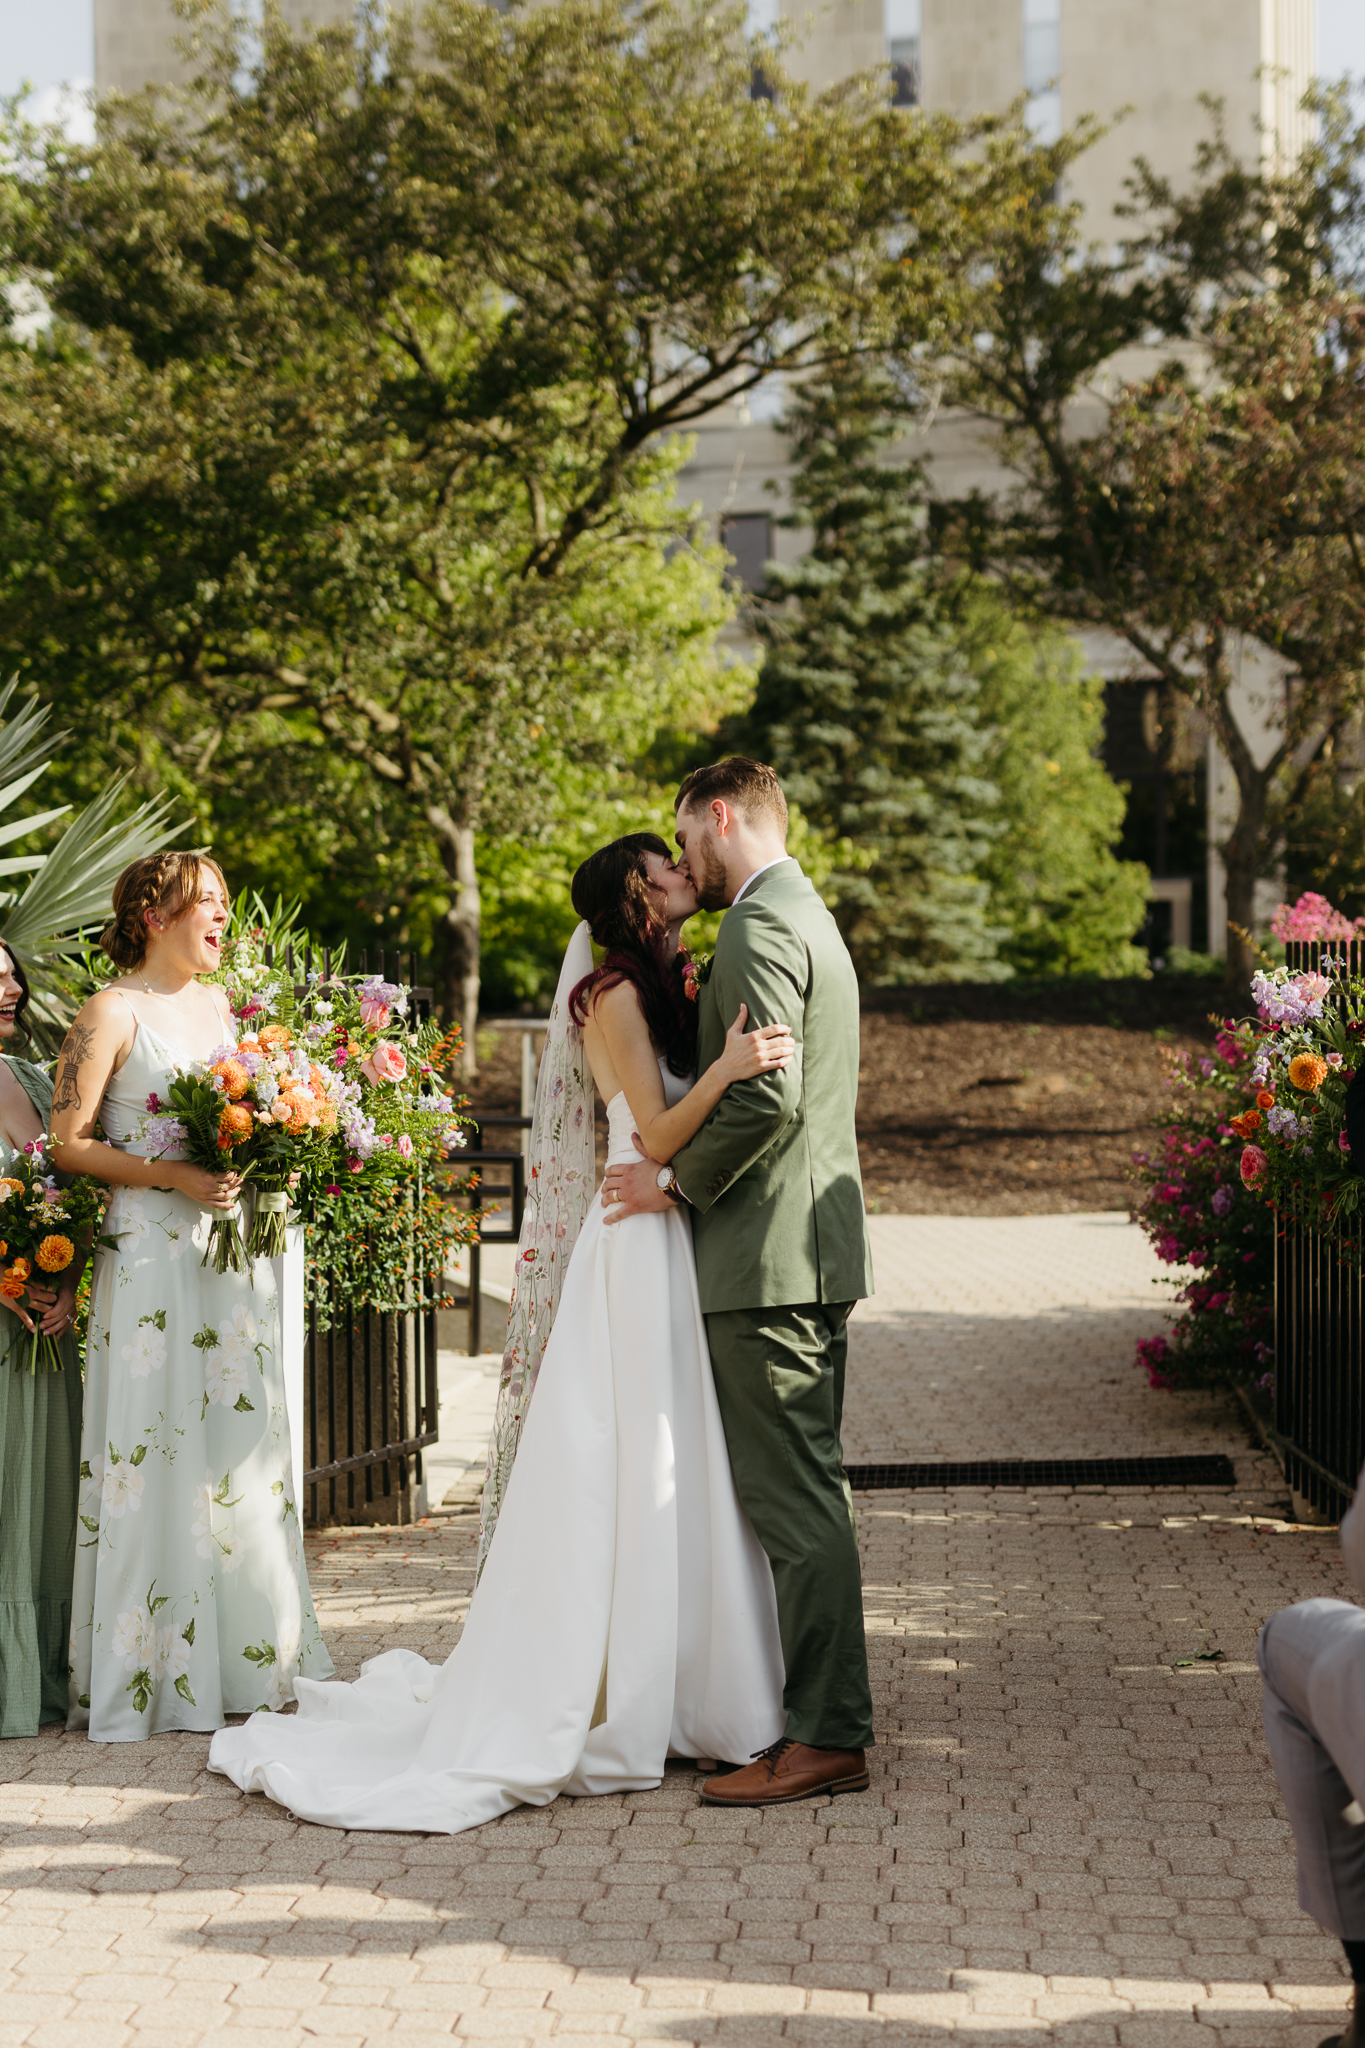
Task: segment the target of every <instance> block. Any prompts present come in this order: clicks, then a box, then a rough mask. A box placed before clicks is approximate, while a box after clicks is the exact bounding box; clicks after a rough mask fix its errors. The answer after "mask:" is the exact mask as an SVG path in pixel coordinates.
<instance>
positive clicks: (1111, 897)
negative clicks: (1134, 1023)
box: [953, 578, 1149, 978]
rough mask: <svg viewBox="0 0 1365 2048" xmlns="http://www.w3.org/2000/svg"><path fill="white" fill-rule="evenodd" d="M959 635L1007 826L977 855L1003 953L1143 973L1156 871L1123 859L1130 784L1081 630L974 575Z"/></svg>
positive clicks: (1019, 959) (1023, 970)
mask: <svg viewBox="0 0 1365 2048" xmlns="http://www.w3.org/2000/svg"><path fill="white" fill-rule="evenodd" d="M953 613H954V620H955V633H956V638H957V644H958V647H959V649H960V651H961V655H962V658H963V660H964V661H965V662H966V664H967V666H968V668H969V669H970V670H971V672H972V674H973V675H974V676H975V677H976V678H977V681H978V684H979V688H980V695H979V697H978V700H977V702H978V709H979V713H980V717H981V720H982V723H983V725H984V726H985V728H986V730H987V732H988V734H989V738H988V741H987V747H986V754H985V760H984V767H985V772H986V773H987V774H988V775H989V777H990V779H991V781H992V782H993V783H994V785H995V787H996V790H997V791H998V802H997V806H996V809H995V811H994V813H993V818H994V822H995V823H996V825H997V826H998V827H999V828H1000V829H999V832H998V836H997V837H996V838H994V839H993V840H991V842H990V844H989V845H988V846H987V848H986V850H985V852H984V853H983V855H982V857H981V859H980V862H979V864H978V872H979V873H980V875H981V878H982V880H983V881H984V882H985V883H986V885H987V888H988V889H989V891H990V897H989V916H990V919H991V922H992V923H993V924H996V925H1000V926H1003V928H1004V930H1005V933H1006V937H1005V938H1004V939H1003V940H1002V942H1001V946H1000V957H1001V959H1003V960H1005V961H1006V962H1007V963H1008V964H1009V966H1010V967H1011V968H1013V970H1014V972H1015V973H1016V974H1020V975H1027V976H1030V977H1036V978H1051V977H1054V976H1065V975H1075V974H1091V975H1102V976H1105V977H1106V978H1120V977H1122V976H1125V975H1131V974H1145V973H1146V971H1147V959H1146V955H1145V953H1143V951H1142V950H1141V948H1139V947H1137V946H1135V945H1134V944H1133V943H1132V940H1133V934H1134V933H1135V932H1136V931H1137V929H1138V926H1139V925H1140V924H1141V923H1142V919H1143V914H1144V911H1145V908H1146V900H1147V887H1148V880H1149V877H1148V872H1147V869H1146V868H1145V867H1143V866H1142V864H1141V862H1139V861H1121V860H1119V859H1118V858H1117V857H1116V855H1115V853H1114V851H1113V848H1114V846H1115V843H1116V842H1117V840H1118V838H1119V834H1120V832H1121V831H1122V828H1123V814H1124V794H1123V791H1122V789H1121V788H1120V787H1119V785H1118V784H1117V783H1116V782H1115V781H1114V780H1113V779H1112V777H1111V776H1110V775H1109V774H1108V772H1107V771H1106V769H1105V767H1104V764H1103V762H1102V761H1101V760H1100V758H1099V749H1100V743H1101V740H1102V738H1103V731H1104V685H1103V683H1102V682H1101V680H1100V678H1099V677H1098V676H1095V675H1088V674H1087V673H1086V672H1085V664H1084V661H1083V659H1082V656H1081V652H1080V649H1079V648H1078V647H1077V646H1076V644H1075V642H1074V641H1073V640H1071V639H1069V638H1068V637H1067V636H1066V635H1065V634H1063V633H1061V632H1059V631H1058V630H1057V628H1056V627H1052V626H1049V625H1048V624H1047V623H1046V621H1044V622H1042V623H1041V624H1040V623H1038V622H1036V621H1032V620H1029V619H1026V618H1023V617H1021V616H1020V615H1019V614H1018V613H1017V612H1014V611H1012V610H1011V608H1010V606H1009V604H1008V603H1007V602H1006V600H1005V599H1004V597H1003V596H1002V595H1001V593H1000V591H999V590H998V589H996V588H995V587H993V586H992V585H990V584H988V583H985V582H983V581H981V580H980V579H976V578H972V579H969V580H967V581H966V582H964V583H963V584H962V585H961V586H960V588H959V589H958V590H957V591H956V593H955V594H954V599H953Z"/></svg>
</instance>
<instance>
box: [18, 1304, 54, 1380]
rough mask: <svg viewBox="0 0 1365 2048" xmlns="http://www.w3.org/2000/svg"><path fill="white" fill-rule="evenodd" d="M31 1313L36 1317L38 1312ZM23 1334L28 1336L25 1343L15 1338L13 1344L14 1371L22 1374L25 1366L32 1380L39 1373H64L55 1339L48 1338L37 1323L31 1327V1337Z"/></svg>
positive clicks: (21, 1338)
mask: <svg viewBox="0 0 1365 2048" xmlns="http://www.w3.org/2000/svg"><path fill="white" fill-rule="evenodd" d="M33 1313H34V1314H35V1315H36V1314H38V1313H40V1311H38V1310H34V1311H33ZM24 1334H25V1335H27V1336H28V1342H27V1343H25V1342H24V1339H23V1337H22V1336H21V1337H17V1338H16V1339H15V1342H14V1370H15V1371H16V1372H22V1371H23V1370H24V1367H25V1366H27V1367H28V1373H29V1377H30V1378H33V1377H34V1376H35V1375H36V1374H38V1373H40V1372H64V1371H65V1370H66V1360H65V1359H64V1358H63V1357H62V1354H61V1350H60V1347H59V1346H58V1343H57V1340H56V1338H55V1337H51V1336H49V1335H48V1334H47V1332H46V1331H45V1330H40V1329H39V1328H38V1325H37V1323H35V1324H34V1325H33V1331H32V1334H31V1335H29V1334H28V1333H27V1332H25V1333H24Z"/></svg>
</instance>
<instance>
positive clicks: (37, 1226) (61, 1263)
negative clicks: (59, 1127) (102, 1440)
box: [0, 1133, 111, 1373]
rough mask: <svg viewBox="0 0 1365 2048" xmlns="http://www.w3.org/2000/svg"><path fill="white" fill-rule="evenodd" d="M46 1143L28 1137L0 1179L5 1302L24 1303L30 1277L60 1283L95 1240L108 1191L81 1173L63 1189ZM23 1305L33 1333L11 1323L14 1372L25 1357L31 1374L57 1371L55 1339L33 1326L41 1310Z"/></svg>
mask: <svg viewBox="0 0 1365 2048" xmlns="http://www.w3.org/2000/svg"><path fill="white" fill-rule="evenodd" d="M49 1142H50V1141H49V1139H48V1137H47V1134H46V1133H44V1134H43V1135H42V1136H41V1137H38V1138H34V1139H32V1140H31V1141H30V1142H29V1143H28V1144H26V1145H25V1146H24V1149H23V1151H22V1152H19V1153H17V1154H16V1155H15V1157H14V1159H13V1161H12V1163H11V1168H10V1171H9V1173H7V1174H6V1175H5V1176H4V1177H3V1179H0V1259H3V1260H7V1261H8V1264H6V1265H5V1266H4V1268H3V1270H2V1271H0V1294H3V1295H4V1297H5V1299H6V1300H7V1301H13V1302H21V1301H24V1298H25V1296H26V1295H27V1294H28V1291H29V1288H30V1286H31V1285H32V1283H33V1281H34V1280H35V1278H37V1279H42V1280H48V1281H53V1282H60V1281H61V1279H62V1278H63V1276H64V1275H65V1274H67V1273H69V1272H70V1270H71V1267H72V1265H73V1263H74V1262H75V1260H76V1258H77V1256H78V1254H80V1253H83V1252H84V1251H85V1249H87V1248H88V1247H89V1245H90V1244H91V1243H92V1242H93V1241H94V1239H95V1237H96V1235H97V1233H98V1230H99V1225H100V1221H101V1219H102V1217H103V1215H104V1210H105V1206H106V1203H107V1200H108V1197H109V1195H110V1192H111V1190H110V1189H108V1188H106V1187H104V1186H103V1185H102V1184H101V1183H100V1182H99V1181H95V1180H91V1179H90V1178H89V1177H88V1176H87V1175H84V1174H82V1175H79V1176H78V1177H76V1178H75V1179H72V1180H68V1181H67V1182H66V1184H65V1185H63V1184H62V1183H61V1182H60V1181H59V1180H58V1178H57V1175H56V1173H55V1172H54V1171H53V1168H52V1163H51V1160H50V1158H49V1156H48V1147H49ZM35 1269H36V1271H35ZM25 1306H26V1307H27V1309H28V1311H29V1314H30V1316H31V1317H32V1319H33V1323H34V1329H33V1333H32V1335H31V1336H29V1333H28V1332H27V1331H26V1330H25V1329H24V1327H23V1325H22V1323H20V1322H18V1321H17V1320H16V1321H14V1323H13V1339H12V1341H13V1344H14V1348H15V1354H16V1355H15V1360H14V1364H15V1369H16V1371H17V1370H18V1368H19V1366H20V1365H21V1364H22V1363H23V1362H24V1357H25V1354H27V1359H28V1369H29V1371H30V1372H31V1373H36V1372H60V1371H61V1370H62V1366H63V1364H64V1362H65V1361H64V1360H63V1358H62V1354H61V1352H60V1350H59V1349H58V1346H57V1342H56V1339H55V1338H53V1337H49V1336H46V1335H45V1334H44V1333H43V1331H41V1330H40V1329H39V1328H38V1327H37V1323H38V1318H39V1316H40V1315H41V1313H42V1311H41V1310H40V1309H38V1308H36V1307H35V1305H34V1303H33V1301H32V1300H31V1299H29V1300H28V1301H27V1302H26V1303H25ZM8 1320H9V1319H8V1318H7V1321H8ZM25 1338H27V1340H28V1341H27V1343H25V1341H24V1340H25Z"/></svg>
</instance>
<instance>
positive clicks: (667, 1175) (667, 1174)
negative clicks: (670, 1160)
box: [654, 1166, 673, 1188]
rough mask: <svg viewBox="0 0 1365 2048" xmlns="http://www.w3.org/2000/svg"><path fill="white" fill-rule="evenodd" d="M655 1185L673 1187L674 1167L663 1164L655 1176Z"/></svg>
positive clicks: (657, 1186)
mask: <svg viewBox="0 0 1365 2048" xmlns="http://www.w3.org/2000/svg"><path fill="white" fill-rule="evenodd" d="M654 1185H655V1187H656V1188H671V1187H672V1185H673V1168H672V1167H671V1166H661V1167H660V1168H659V1171H658V1172H657V1173H656V1174H655V1176H654Z"/></svg>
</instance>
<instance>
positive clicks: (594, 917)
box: [569, 832, 697, 1079]
mask: <svg viewBox="0 0 1365 2048" xmlns="http://www.w3.org/2000/svg"><path fill="white" fill-rule="evenodd" d="M647 853H657V854H661V855H662V856H663V858H664V859H665V860H668V859H669V858H670V854H669V851H668V847H667V844H666V843H665V841H664V840H662V839H660V837H659V835H658V833H657V832H628V833H627V834H626V836H625V838H624V839H613V840H612V842H611V845H610V846H603V847H601V848H599V850H598V851H597V852H596V853H591V854H589V855H588V858H587V859H586V860H585V861H584V863H583V865H582V867H581V868H579V870H578V872H577V874H575V876H574V878H573V887H572V890H571V892H570V893H571V895H572V897H573V907H574V909H575V910H576V911H577V912H578V915H579V916H580V917H581V918H583V919H584V921H585V922H586V923H587V925H588V927H589V929H590V930H591V932H592V938H593V944H594V945H595V946H600V947H601V949H602V951H603V952H604V953H605V955H606V958H605V959H604V960H603V962H602V964H601V966H600V967H594V969H593V971H592V973H591V974H585V975H584V977H583V979H582V981H580V982H579V984H578V986H577V987H576V988H575V989H574V992H573V994H572V995H571V996H570V997H569V1015H570V1016H571V1017H572V1018H573V1020H574V1023H575V1024H579V1025H582V1024H585V1023H586V1022H587V1017H588V1011H589V1009H590V1008H591V1007H592V1002H593V998H594V997H595V996H596V995H598V994H599V992H600V991H601V990H603V989H608V988H616V987H617V986H618V985H619V984H620V983H621V982H623V981H628V982H629V983H630V985H631V987H632V988H633V989H634V990H635V993H636V995H637V996H638V997H639V1001H640V1010H641V1013H642V1014H643V1016H644V1020H645V1023H646V1024H647V1025H648V1027H649V1035H650V1037H651V1038H652V1039H653V1040H654V1043H655V1045H656V1046H657V1047H658V1049H659V1051H660V1052H661V1053H662V1054H663V1056H664V1058H665V1059H666V1060H667V1062H668V1065H669V1069H670V1071H671V1072H672V1073H674V1074H677V1075H678V1076H679V1078H680V1079H681V1078H683V1077H685V1076H686V1075H688V1074H690V1073H691V1072H692V1070H693V1068H694V1067H695V1066H696V1064H697V1010H696V1005H695V1004H694V1003H690V1002H689V1001H688V1000H687V997H686V995H685V994H684V992H683V980H682V965H683V958H684V957H685V956H683V955H681V954H676V953H675V954H671V955H670V953H669V948H668V926H667V924H666V923H665V921H664V920H663V918H661V917H660V915H659V913H658V911H657V909H656V908H655V907H654V904H653V902H652V900H651V898H650V893H649V871H648V869H647V868H646V866H645V855H646V854H647Z"/></svg>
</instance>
